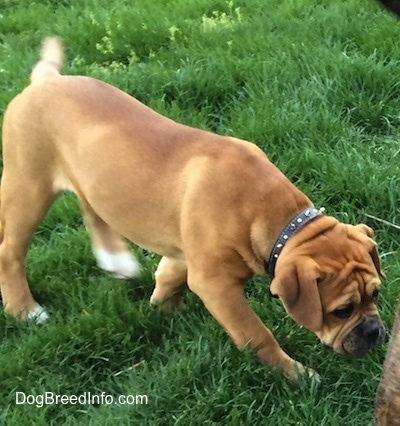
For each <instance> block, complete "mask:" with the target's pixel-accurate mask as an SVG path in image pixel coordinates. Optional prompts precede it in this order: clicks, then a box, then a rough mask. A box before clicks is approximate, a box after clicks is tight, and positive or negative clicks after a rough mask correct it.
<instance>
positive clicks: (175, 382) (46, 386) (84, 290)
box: [0, 0, 400, 426]
mask: <svg viewBox="0 0 400 426" xmlns="http://www.w3.org/2000/svg"><path fill="white" fill-rule="evenodd" d="M24 6H25V7H24ZM51 34H57V35H59V36H61V37H62V38H64V40H65V41H66V44H67V52H66V53H67V61H66V64H65V68H64V70H65V72H67V73H71V74H88V75H91V76H95V77H97V78H100V79H102V80H105V81H107V82H109V83H111V84H114V85H116V86H118V87H120V88H121V89H123V90H125V91H127V92H129V93H130V94H132V95H134V96H135V97H137V98H138V99H140V100H142V101H143V102H145V103H146V104H148V105H150V106H151V107H153V108H154V109H156V110H157V111H159V112H161V113H163V114H165V115H167V116H169V117H171V118H173V119H175V120H177V121H180V122H183V123H186V124H189V125H192V126H197V127H201V128H205V129H210V130H212V131H215V132H218V133H221V134H232V135H236V136H239V137H241V138H244V139H248V140H252V141H254V142H255V143H257V144H258V145H259V146H261V147H262V148H263V149H264V150H265V152H266V153H267V154H268V155H269V157H270V158H271V159H272V160H273V161H274V162H275V163H276V164H277V165H278V166H279V167H280V168H281V170H282V171H284V172H285V173H286V174H287V175H288V176H289V178H290V179H291V180H292V181H293V182H295V183H296V185H298V186H299V187H300V188H301V189H302V190H303V191H304V192H306V193H307V194H308V195H309V197H310V198H311V199H312V200H313V201H314V203H315V204H316V205H317V206H325V207H326V209H327V212H328V213H329V214H331V215H334V216H336V217H338V218H339V219H340V220H342V221H344V222H348V223H357V222H365V221H367V222H368V224H369V225H371V226H372V227H373V228H374V229H375V231H376V237H377V240H378V241H379V244H380V252H381V256H382V263H383V267H384V270H385V272H386V274H387V277H388V278H387V280H385V282H384V288H383V291H382V295H381V302H380V309H381V314H382V317H383V319H384V321H385V322H386V324H387V325H388V327H390V326H391V324H392V321H393V315H394V308H395V305H396V304H397V301H398V295H399V291H398V286H399V281H400V280H399V276H400V260H399V256H398V254H399V237H400V235H399V231H398V230H396V229H395V228H392V227H390V226H387V225H385V224H383V223H380V222H378V221H371V220H370V219H368V220H367V217H366V216H365V213H367V214H369V215H373V216H376V217H379V218H382V219H384V220H386V221H388V222H390V223H393V224H397V225H399V224H400V210H399V207H398V202H399V195H400V189H399V188H400V167H399V164H400V162H399V152H400V145H399V125H400V114H399V98H400V85H399V83H398V73H399V67H400V52H399V49H398V48H397V41H398V40H399V38H400V25H399V23H398V22H397V21H396V20H395V19H394V18H393V17H391V16H389V15H388V14H387V13H386V12H385V11H383V10H382V9H380V7H379V6H378V5H377V3H375V2H373V1H365V0H349V1H346V2H342V1H339V0H332V1H330V2H324V1H319V0H309V1H295V0H284V1H282V0H269V1H268V2H267V3H266V2H263V1H261V0H246V1H244V0H231V1H226V0H198V1H196V2H188V1H186V0H170V1H165V2H163V3H160V2H159V1H157V0H146V1H144V0H143V1H138V2H134V3H131V2H126V1H122V0H121V1H117V0H109V1H105V0H77V1H74V2H68V1H66V0H64V1H59V0H57V1H53V0H37V1H35V2H34V3H32V2H30V1H29V2H28V1H26V0H25V1H21V0H18V1H17V0H3V2H2V8H1V10H0V52H1V63H0V77H1V78H0V119H1V117H2V113H3V112H4V110H5V108H6V105H7V103H8V102H9V101H10V100H11V99H12V98H13V97H14V96H15V95H16V94H17V93H18V92H19V91H21V89H22V88H23V87H24V86H25V85H26V84H27V82H28V76H29V72H30V69H31V67H32V65H33V64H34V63H35V61H36V60H37V55H38V46H39V44H40V41H41V39H42V38H43V37H44V36H47V35H51ZM132 249H133V250H135V251H136V252H137V254H138V257H139V259H140V261H141V263H142V265H143V270H144V272H143V276H142V278H141V279H140V280H138V281H136V282H128V283H125V282H122V283H121V282H119V281H116V280H114V279H112V278H110V277H107V276H105V275H104V274H103V273H101V272H100V271H99V270H98V269H97V268H96V266H95V263H94V260H93V259H92V256H91V253H90V246H89V241H88V237H87V235H86V231H85V229H84V226H83V224H82V220H81V217H80V215H79V210H78V208H77V204H76V201H75V199H74V198H73V197H72V196H69V195H66V196H62V197H60V199H59V200H58V201H57V203H56V204H55V205H54V207H53V209H52V210H51V211H50V213H49V215H48V217H47V218H46V220H45V221H44V222H43V223H42V225H41V226H40V228H39V230H38V232H37V234H36V237H35V240H34V242H33V244H32V247H31V250H30V253H29V258H28V277H29V280H30V283H31V288H32V291H33V292H34V294H35V296H36V298H37V299H38V300H39V301H40V302H41V303H43V304H44V305H45V306H46V307H47V309H48V310H49V311H50V312H51V314H52V318H51V321H49V322H48V323H47V324H45V325H43V326H41V327H36V326H32V325H27V324H20V323H17V322H15V321H14V320H13V319H11V318H8V317H5V316H4V315H1V316H0V336H1V340H0V382H1V384H2V386H1V389H0V399H1V401H2V406H3V410H2V413H1V414H0V423H1V424H5V425H7V426H8V425H11V426H13V425H28V424H29V425H79V424H82V425H96V426H97V425H108V424H124V425H139V424H140V425H217V424H232V425H243V424H253V425H265V424H268V425H282V426H286V425H305V426H313V425H339V424H347V425H360V426H361V425H362V426H365V425H372V424H373V410H374V401H375V393H376V388H377V385H378V382H379V377H380V372H381V366H382V362H383V359H384V356H385V351H386V345H382V346H381V347H379V348H377V349H375V350H373V351H372V352H371V354H370V355H368V356H366V357H365V358H362V359H351V358H346V357H340V356H339V355H336V354H333V353H330V352H329V351H327V350H326V349H324V348H322V347H321V346H320V344H319V343H318V342H317V339H316V338H315V336H313V335H312V334H311V333H309V332H308V331H306V330H304V329H301V328H300V327H298V326H297V325H296V324H294V323H293V322H292V321H291V320H290V319H289V318H287V316H286V315H285V314H284V311H283V308H282V307H281V305H280V303H279V301H276V300H275V299H270V298H269V296H268V291H267V286H268V283H269V280H268V278H266V277H259V278H255V279H254V280H252V281H251V282H250V283H249V285H248V299H249V302H250V304H251V305H252V306H253V307H254V309H255V310H256V311H257V313H258V314H259V315H260V317H261V318H262V319H263V321H265V323H266V324H268V326H269V327H270V328H271V330H272V331H273V333H274V334H275V336H276V337H277V338H278V340H279V341H280V342H281V344H282V346H283V347H284V349H285V350H286V351H287V352H288V353H289V354H291V355H292V356H293V357H295V358H297V359H298V360H299V361H301V362H303V363H305V364H307V365H308V366H310V367H312V368H314V369H316V370H318V372H319V373H320V375H321V376H322V382H321V383H320V384H319V385H316V384H315V383H314V382H311V381H309V380H306V379H304V380H301V381H300V383H298V384H297V385H294V384H291V383H290V382H288V381H287V380H285V379H284V378H283V377H282V375H281V374H280V372H279V371H274V370H271V369H270V368H268V367H266V366H262V365H260V364H258V362H257V361H256V360H255V359H254V357H253V354H251V353H250V352H248V351H244V352H243V353H240V352H239V351H237V350H236V349H235V348H234V347H233V345H232V344H231V343H230V341H229V340H228V338H227V337H226V335H225V334H224V332H223V331H222V330H221V329H220V327H219V326H218V325H217V324H216V322H215V321H214V320H213V319H212V317H211V316H210V315H209V314H208V313H207V312H206V310H205V309H204V307H203V306H202V304H201V303H200V301H199V300H198V299H197V298H196V297H195V296H194V295H192V294H188V295H187V305H188V310H187V311H186V312H173V313H171V314H168V315H166V314H163V313H161V312H160V311H159V310H158V309H153V308H151V307H150V306H149V303H148V299H149V296H150V294H151V291H152V281H153V272H154V270H155V267H156V264H157V260H158V257H157V256H156V255H153V254H152V253H148V252H146V251H143V250H141V249H138V248H136V247H132ZM16 392H24V393H26V394H30V395H35V396H37V395H42V394H44V392H53V393H56V394H64V395H81V394H83V393H85V392H91V393H92V394H101V393H102V392H103V393H105V394H109V395H113V396H115V397H116V396H118V395H120V394H122V395H127V394H132V395H136V394H138V395H147V396H148V404H147V405H146V404H137V405H114V404H113V405H88V404H65V405H63V404H58V405H55V404H54V405H45V406H43V407H41V408H39V407H36V406H35V404H31V405H17V404H16V403H15V394H16ZM38 405H39V404H38Z"/></svg>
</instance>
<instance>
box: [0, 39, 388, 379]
mask: <svg viewBox="0 0 400 426" xmlns="http://www.w3.org/2000/svg"><path fill="white" fill-rule="evenodd" d="M61 62H62V51H61V45H60V42H59V41H58V40H57V39H55V38H51V39H48V40H47V41H46V42H45V43H44V47H43V51H42V60H41V61H40V62H39V63H38V65H37V66H36V67H35V68H34V70H33V72H32V76H31V80H32V84H31V85H30V86H29V87H27V88H26V89H25V90H24V91H23V92H22V93H21V94H20V95H18V96H17V97H16V98H15V99H14V100H13V101H12V102H11V103H10V105H9V107H8V109H7V112H6V114H5V117H4V126H3V159H4V171H3V177H2V184H1V223H2V227H3V229H2V233H3V242H2V244H1V245H0V282H1V292H2V298H3V304H4V306H5V310H6V312H8V313H10V314H12V315H14V316H17V317H21V318H28V319H29V318H35V319H36V320H37V321H39V322H40V321H43V320H44V319H46V317H47V315H46V313H45V312H44V310H43V309H42V308H41V307H40V306H39V305H38V304H37V303H36V302H35V300H34V299H33V297H32V295H31V292H30V290H29V287H28V283H27V280H26V275H25V263H24V262H25V256H26V253H27V250H28V246H29V243H30V241H31V239H32V237H33V234H34V232H35V229H36V227H37V225H38V224H39V222H40V221H41V220H42V219H43V217H44V216H45V214H46V212H47V211H48V209H49V207H50V205H51V204H52V202H53V200H54V199H55V197H56V196H57V194H58V193H59V192H60V191H63V190H70V191H73V192H74V193H75V194H76V195H77V196H78V198H79V200H80V204H81V207H82V212H83V215H84V218H85V221H86V224H87V227H88V229H89V231H90V234H91V238H92V245H93V251H94V254H95V256H96V258H97V261H98V263H99V265H100V267H101V268H103V269H105V270H107V271H109V272H111V273H114V274H116V275H118V276H122V277H131V276H133V275H135V274H136V273H137V272H138V266H137V262H136V260H135V259H134V258H133V256H132V255H131V254H130V252H129V251H128V248H127V246H126V245H125V243H124V242H123V240H122V239H121V237H120V235H123V236H124V237H126V238H128V239H129V240H131V241H133V242H135V243H136V244H138V245H140V246H142V247H145V248H147V249H149V250H152V251H154V252H156V253H159V254H160V255H162V256H163V257H162V259H161V262H160V264H159V266H158V269H157V272H156V277H155V279H156V286H155V289H154V292H153V294H152V296H151V302H152V303H157V304H168V303H171V302H172V303H179V301H180V297H181V290H182V288H183V287H184V286H185V285H186V283H187V285H188V286H189V288H190V289H191V290H192V291H193V292H194V293H196V294H197V295H198V296H199V297H200V299H201V300H202V301H203V302H204V304H205V306H206V307H207V309H208V310H209V311H210V312H211V314H212V315H213V316H214V317H215V318H216V320H217V321H218V322H219V323H220V324H221V325H222V326H223V327H224V329H225V330H226V332H227V333H228V334H229V335H230V337H231V338H232V340H233V341H234V342H235V344H236V345H237V346H238V347H239V348H243V347H245V346H247V345H248V346H250V347H251V348H253V349H254V350H255V351H256V353H257V355H258V356H259V358H260V359H261V360H263V361H265V362H267V363H269V364H270V365H272V366H279V367H282V368H283V370H284V373H285V374H286V375H288V376H290V377H297V375H298V373H302V372H304V367H303V366H302V365H301V364H300V363H296V362H295V361H294V360H293V359H292V358H290V357H289V356H288V355H287V354H286V353H285V352H284V351H283V350H282V349H281V348H280V346H279V344H278V343H277V341H276V340H275V338H274V337H273V335H272V333H271V332H270V331H269V330H268V329H267V328H266V327H265V326H264V324H263V323H262V322H261V321H260V319H259V318H258V317H257V315H256V314H255V313H254V312H253V310H252V309H251V308H250V307H249V305H248V304H247V302H246V299H245V297H244V286H245V283H246V281H247V280H248V279H249V278H250V277H251V276H252V275H253V274H265V273H266V272H267V271H269V272H270V274H271V275H272V276H274V279H273V281H272V284H271V292H272V293H273V294H274V295H276V296H278V297H279V298H280V299H281V300H282V302H283V304H284V306H285V309H286V310H287V312H288V313H289V315H290V316H291V317H292V318H293V319H294V320H295V321H297V322H298V323H299V324H301V325H303V326H304V327H306V328H308V329H309V330H311V331H313V332H314V333H316V335H317V336H318V337H319V338H320V339H321V340H322V342H323V343H324V344H325V345H327V346H329V347H331V348H333V349H334V350H335V351H337V352H340V353H348V354H353V355H363V354H365V353H366V352H367V351H368V350H369V349H370V348H371V347H372V346H374V345H376V344H379V343H380V342H381V341H382V339H383V336H384V328H383V325H382V323H381V321H380V319H379V316H378V313H377V308H376V305H375V302H376V299H377V296H378V292H379V288H380V285H381V284H380V279H379V275H380V274H381V269H380V264H379V259H378V253H377V250H376V243H375V242H374V240H373V235H372V230H371V229H370V228H368V227H367V226H365V225H357V226H351V225H345V224H342V223H339V222H338V221H337V220H336V219H334V218H332V217H328V216H324V215H322V214H321V213H320V212H319V211H318V210H316V209H314V208H313V206H312V204H311V202H310V200H309V199H308V198H307V197H306V196H305V195H304V194H303V193H302V192H300V191H299V190H298V189H297V188H296V187H295V186H294V185H293V184H292V183H290V182H289V180H288V179H287V178H286V177H285V176H284V175H283V174H282V173H281V172H280V171H279V170H278V169H277V168H276V167H275V166H274V165H273V164H271V162H270V161H269V160H268V158H267V157H266V155H265V154H264V153H263V152H262V151H261V150H260V149H259V148H258V147H257V146H256V145H254V144H252V143H249V142H245V141H242V140H239V139H236V138H232V137H225V136H218V135H215V134H212V133H209V132H206V131H203V130H198V129H194V128H190V127H187V126H184V125H181V124H178V123H175V122H174V121H172V120H170V119H168V118H165V117H163V116H161V115H159V114H157V113H156V112H154V111H152V110H151V109H149V108H147V107H146V106H144V105H143V104H141V103H140V102H138V101H137V100H135V99H133V98H132V97H130V96H129V95H127V94H125V93H123V92H121V91H120V90H118V89H116V88H114V87H112V86H109V85H108V84H105V83H103V82H100V81H98V80H95V79H92V78H88V77H72V76H60V75H59V69H60V66H61Z"/></svg>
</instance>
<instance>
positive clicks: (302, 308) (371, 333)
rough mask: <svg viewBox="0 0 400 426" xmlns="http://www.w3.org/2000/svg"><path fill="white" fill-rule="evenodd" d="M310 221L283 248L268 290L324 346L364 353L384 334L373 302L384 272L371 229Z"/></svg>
mask: <svg viewBox="0 0 400 426" xmlns="http://www.w3.org/2000/svg"><path fill="white" fill-rule="evenodd" d="M315 222H316V223H311V224H309V225H307V227H305V228H304V231H300V232H299V235H298V236H297V235H295V236H294V237H292V238H293V240H294V241H293V242H289V243H288V244H287V246H286V247H285V249H284V250H283V251H282V254H281V256H280V258H279V259H278V262H277V265H276V275H275V278H274V279H273V281H272V283H271V289H270V290H271V293H272V294H273V295H276V296H278V297H279V298H280V299H281V300H282V302H283V305H284V307H285V309H286V311H287V312H288V314H289V315H290V316H291V317H292V318H293V319H294V320H295V321H296V322H297V323H299V324H301V325H303V326H304V327H306V328H308V329H309V330H311V331H312V332H314V333H315V334H316V335H317V336H318V337H319V338H320V340H321V341H322V343H323V344H324V345H326V346H328V347H330V348H332V349H333V350H334V351H336V352H339V353H343V354H351V355H356V356H361V355H364V354H366V353H367V352H368V351H369V349H370V348H372V347H373V346H375V345H378V344H380V343H382V342H383V340H384V338H385V329H384V326H383V324H382V321H381V319H380V317H379V314H378V310H377V305H376V304H377V300H378V296H379V290H380V286H381V280H380V277H383V276H384V274H383V273H382V271H381V266H380V262H379V256H378V252H377V248H376V242H375V241H374V239H373V231H372V229H370V228H369V227H368V226H366V225H356V226H352V225H345V224H342V223H339V222H337V221H336V220H335V219H333V218H329V217H326V216H325V217H323V218H320V219H318V220H317V221H315ZM301 234H303V235H301Z"/></svg>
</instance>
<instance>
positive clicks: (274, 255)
mask: <svg viewBox="0 0 400 426" xmlns="http://www.w3.org/2000/svg"><path fill="white" fill-rule="evenodd" d="M324 210H325V209H324V208H321V209H319V210H318V209H316V208H314V207H309V208H308V209H305V210H303V211H301V212H300V213H299V214H298V215H296V216H295V217H294V218H293V219H292V220H291V221H290V222H289V223H288V224H287V225H286V226H285V227H284V228H283V231H282V232H281V234H280V235H279V237H278V239H277V240H276V241H275V244H274V247H273V248H272V251H271V254H270V256H269V260H268V273H269V274H270V275H271V277H274V276H275V266H276V262H277V261H278V257H279V255H280V254H281V251H282V249H283V247H285V245H286V243H287V242H288V241H289V239H290V238H291V237H293V235H294V234H295V233H296V232H297V231H299V230H300V229H301V228H303V226H304V225H306V224H307V223H309V222H311V221H312V220H313V219H315V218H316V217H318V216H321V215H322V214H323V212H324Z"/></svg>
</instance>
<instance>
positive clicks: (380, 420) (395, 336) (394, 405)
mask: <svg viewBox="0 0 400 426" xmlns="http://www.w3.org/2000/svg"><path fill="white" fill-rule="evenodd" d="M375 424H376V425H377V426H400V304H399V306H398V308H397V314H396V319H395V322H394V325H393V331H392V338H391V339H390V344H389V349H388V352H387V354H386V359H385V364H384V366H383V374H382V380H381V383H380V385H379V389H378V399H377V404H376V410H375Z"/></svg>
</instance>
